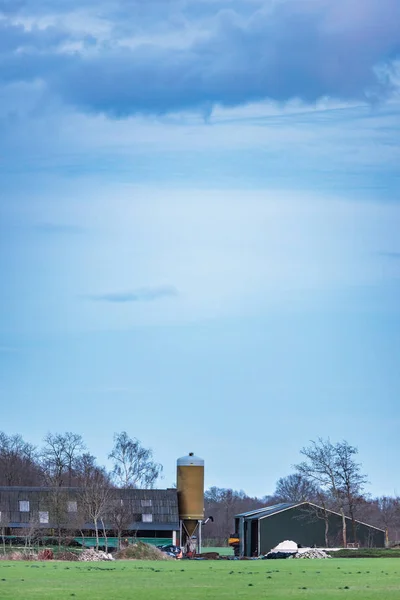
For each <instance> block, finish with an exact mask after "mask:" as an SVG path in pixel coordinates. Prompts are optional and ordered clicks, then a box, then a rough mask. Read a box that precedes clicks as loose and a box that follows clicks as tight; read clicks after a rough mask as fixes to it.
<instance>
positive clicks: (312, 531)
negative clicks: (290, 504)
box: [246, 506, 385, 556]
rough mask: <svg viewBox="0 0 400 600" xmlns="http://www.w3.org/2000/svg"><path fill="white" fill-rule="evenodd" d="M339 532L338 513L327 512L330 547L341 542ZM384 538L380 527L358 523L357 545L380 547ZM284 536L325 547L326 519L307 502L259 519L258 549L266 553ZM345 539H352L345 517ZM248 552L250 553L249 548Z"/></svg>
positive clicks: (348, 520) (383, 543)
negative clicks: (320, 517) (308, 505)
mask: <svg viewBox="0 0 400 600" xmlns="http://www.w3.org/2000/svg"><path fill="white" fill-rule="evenodd" d="M249 529H250V528H249ZM341 532H342V520H341V517H340V515H335V514H334V513H330V516H329V533H328V537H329V545H330V546H331V547H333V546H340V545H341V544H342V542H341V539H342V538H341ZM384 538H385V534H384V532H383V531H379V530H377V529H374V528H371V527H368V526H367V525H362V524H358V525H357V542H358V543H359V545H360V546H368V547H383V546H384V545H385V539H384ZM284 540H293V541H295V542H297V544H301V545H302V546H313V545H315V546H319V547H324V546H325V522H324V520H323V519H318V518H317V517H316V516H315V512H314V511H313V509H312V508H310V507H307V506H300V507H295V508H291V509H288V510H284V511H282V512H280V513H277V514H275V515H271V516H270V517H266V518H264V519H260V549H259V551H260V553H261V554H266V553H267V552H269V551H270V550H271V548H274V547H275V546H276V545H277V544H279V543H280V542H283V541H284ZM347 541H348V542H354V540H353V532H352V523H351V520H350V519H347ZM248 546H250V544H248ZM246 550H247V548H246ZM247 555H248V556H249V553H248V552H247Z"/></svg>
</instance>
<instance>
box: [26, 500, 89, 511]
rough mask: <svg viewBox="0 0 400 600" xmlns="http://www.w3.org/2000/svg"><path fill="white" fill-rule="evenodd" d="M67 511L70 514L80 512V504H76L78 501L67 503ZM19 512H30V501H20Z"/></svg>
mask: <svg viewBox="0 0 400 600" xmlns="http://www.w3.org/2000/svg"><path fill="white" fill-rule="evenodd" d="M67 511H68V512H69V513H74V512H78V503H77V502H76V500H69V501H68V502H67ZM19 512H30V503H29V500H20V501H19ZM39 514H41V513H39ZM47 514H48V513H47Z"/></svg>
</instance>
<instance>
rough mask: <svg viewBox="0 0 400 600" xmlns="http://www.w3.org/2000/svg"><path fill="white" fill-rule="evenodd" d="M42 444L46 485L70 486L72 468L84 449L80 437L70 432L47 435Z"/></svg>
mask: <svg viewBox="0 0 400 600" xmlns="http://www.w3.org/2000/svg"><path fill="white" fill-rule="evenodd" d="M44 442H45V446H44V448H43V450H42V465H43V470H44V473H45V475H46V480H47V483H49V484H51V485H57V486H60V487H61V486H63V485H67V484H68V485H71V483H72V476H73V472H74V467H75V465H76V463H77V461H78V460H79V457H80V454H81V452H82V451H83V450H84V448H85V444H84V442H83V439H82V436H80V435H78V434H76V433H72V432H66V433H64V434H62V433H55V434H53V433H48V434H47V435H46V437H45V438H44Z"/></svg>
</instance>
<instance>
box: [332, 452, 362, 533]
mask: <svg viewBox="0 0 400 600" xmlns="http://www.w3.org/2000/svg"><path fill="white" fill-rule="evenodd" d="M335 452H336V470H337V479H338V491H339V493H340V494H341V496H342V501H343V504H344V506H345V508H346V509H347V510H348V513H349V515H350V518H351V523H352V529H353V540H354V542H357V524H356V518H355V517H356V511H357V508H358V506H359V505H360V504H362V503H363V502H364V496H363V491H364V486H365V484H366V483H367V482H368V479H367V477H366V475H364V474H363V473H362V472H361V465H360V464H358V463H357V462H356V461H355V460H354V457H355V455H356V454H358V450H357V448H355V447H354V446H350V445H349V444H348V443H347V442H345V441H344V442H339V443H337V444H336V445H335Z"/></svg>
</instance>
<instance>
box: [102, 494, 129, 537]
mask: <svg viewBox="0 0 400 600" xmlns="http://www.w3.org/2000/svg"><path fill="white" fill-rule="evenodd" d="M107 520H108V521H109V522H110V525H111V526H112V528H113V529H114V531H115V532H116V534H117V538H118V549H120V548H121V540H122V534H123V532H124V531H126V530H127V529H128V528H129V525H130V524H131V521H132V510H131V507H130V506H129V503H128V501H127V500H126V499H124V498H118V497H117V496H115V495H114V497H113V498H112V499H111V500H110V502H109V508H108V515H107Z"/></svg>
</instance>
